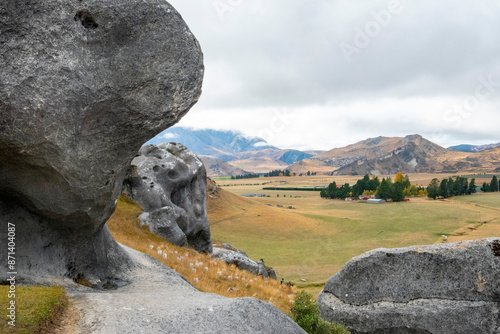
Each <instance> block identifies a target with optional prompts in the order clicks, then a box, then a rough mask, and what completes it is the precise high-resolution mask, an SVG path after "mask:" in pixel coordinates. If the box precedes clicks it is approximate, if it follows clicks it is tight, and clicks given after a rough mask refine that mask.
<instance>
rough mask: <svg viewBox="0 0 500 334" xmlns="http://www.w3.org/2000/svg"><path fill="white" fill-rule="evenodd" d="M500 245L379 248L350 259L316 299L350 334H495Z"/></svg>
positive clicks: (499, 302) (491, 242)
mask: <svg viewBox="0 0 500 334" xmlns="http://www.w3.org/2000/svg"><path fill="white" fill-rule="evenodd" d="M499 280H500V239H495V238H492V239H483V240H477V241H464V242H458V243H450V244H438V245H432V246H420V247H419V246H414V247H407V248H400V249H377V250H373V251H370V252H368V253H365V254H363V255H361V256H358V257H355V258H353V259H352V260H351V261H349V262H348V263H347V264H346V265H345V266H344V268H343V269H342V270H341V271H340V272H338V273H337V274H335V275H334V276H332V277H331V278H330V279H329V280H328V282H327V283H326V285H325V288H324V290H323V291H322V292H321V293H320V295H319V297H318V305H319V307H320V309H321V316H322V317H323V318H325V319H327V320H329V321H335V322H339V323H341V324H343V325H345V326H346V327H347V328H348V329H350V330H351V332H352V333H353V334H356V333H377V334H379V333H418V334H420V333H422V334H424V333H426V334H427V333H432V334H438V333H439V334H448V333H449V334H460V333H464V334H465V333H478V334H481V333H498V332H499V331H500V319H499V309H500V299H499V296H500V285H499V284H498V282H499Z"/></svg>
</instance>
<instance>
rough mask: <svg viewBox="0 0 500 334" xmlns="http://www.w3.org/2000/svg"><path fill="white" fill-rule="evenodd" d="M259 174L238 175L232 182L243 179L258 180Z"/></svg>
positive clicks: (232, 177)
mask: <svg viewBox="0 0 500 334" xmlns="http://www.w3.org/2000/svg"><path fill="white" fill-rule="evenodd" d="M259 177H260V175H259V174H252V173H249V174H243V175H236V176H231V180H241V179H257V178H259Z"/></svg>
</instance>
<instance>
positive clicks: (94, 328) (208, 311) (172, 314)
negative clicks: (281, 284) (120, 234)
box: [67, 247, 304, 334]
mask: <svg viewBox="0 0 500 334" xmlns="http://www.w3.org/2000/svg"><path fill="white" fill-rule="evenodd" d="M125 249H126V250H127V252H128V253H129V254H130V256H131V258H132V260H133V261H134V263H135V264H136V267H135V268H133V269H132V270H131V271H130V273H129V275H128V277H127V279H130V281H131V282H132V283H130V284H129V285H127V286H124V287H121V288H118V289H116V290H105V291H102V290H94V289H90V288H86V287H83V286H77V285H76V284H75V285H73V286H71V287H69V288H67V291H68V294H69V295H70V296H71V298H73V300H74V305H75V307H76V309H77V310H78V312H79V313H80V314H81V319H80V320H79V321H78V326H77V330H76V333H78V334H89V333H96V334H113V333H117V334H128V333H130V334H132V333H133V334H137V333H148V334H155V333H162V334H164V333H179V334H182V333H186V334H187V333H189V334H192V333H278V334H280V333H283V334H284V333H304V332H303V330H302V329H301V328H300V327H298V325H297V324H296V323H294V322H293V321H292V320H291V319H290V318H289V317H288V316H287V315H285V314H284V313H282V312H281V311H279V310H278V309H277V308H275V307H274V306H272V305H270V304H268V303H265V302H262V301H260V300H257V299H254V298H234V299H230V298H226V297H222V296H219V295H215V294H209V293H202V292H199V291H198V290H197V289H195V288H194V287H193V286H192V285H191V284H190V283H188V282H187V281H186V280H184V278H182V276H180V275H179V274H177V273H176V272H175V271H174V270H172V269H170V268H168V267H166V266H164V265H163V264H162V263H160V262H158V261H156V260H155V259H153V258H152V257H149V256H147V255H145V254H143V253H140V252H137V251H134V250H132V249H130V248H127V247H125ZM70 319H71V318H68V321H70ZM69 328H70V330H71V326H70V327H69ZM69 333H71V332H69Z"/></svg>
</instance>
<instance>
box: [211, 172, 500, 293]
mask: <svg viewBox="0 0 500 334" xmlns="http://www.w3.org/2000/svg"><path fill="white" fill-rule="evenodd" d="M432 177H434V176H433V175H426V174H416V175H410V180H412V183H416V184H422V185H427V184H428V182H429V181H430V180H431V179H432ZM436 177H438V178H440V179H442V178H444V177H446V175H439V176H436ZM349 178H350V179H349ZM334 179H335V181H336V182H337V184H339V183H340V184H342V183H344V182H348V183H351V184H353V183H354V182H355V180H357V179H359V176H358V177H344V179H342V180H339V177H335V178H333V177H325V176H315V177H292V178H269V179H268V178H259V179H249V180H226V181H222V180H221V181H219V185H221V186H222V187H221V188H222V189H223V190H226V191H221V192H219V196H217V197H214V198H209V200H208V212H209V219H210V223H211V231H212V238H213V240H214V241H215V242H229V243H231V244H233V245H234V246H235V247H237V248H240V249H243V250H244V251H246V252H247V253H248V255H249V256H250V257H251V258H253V259H260V258H263V259H264V260H265V263H266V264H267V265H270V266H273V267H274V268H275V269H276V272H277V274H278V276H279V278H280V277H284V278H285V280H286V281H288V280H292V281H293V282H295V283H296V284H297V286H299V287H302V288H306V289H307V290H309V291H310V292H312V293H315V294H316V293H319V291H320V290H321V289H322V285H323V284H324V283H325V282H326V280H327V279H328V278H329V277H330V276H331V275H333V274H334V273H336V272H337V271H339V270H340V269H341V268H342V266H343V265H344V264H345V263H346V262H347V261H349V260H350V259H351V258H352V257H354V256H357V255H360V254H362V253H364V252H366V251H369V250H372V249H375V248H393V247H405V246H410V245H427V244H433V243H438V242H446V241H445V238H444V237H443V235H446V236H447V237H448V238H447V242H453V241H459V240H465V239H478V238H486V237H500V193H490V194H475V195H472V196H463V197H457V198H453V199H446V200H431V199H428V198H412V199H411V200H410V201H409V202H404V203H387V204H375V205H374V204H366V203H358V202H357V201H353V202H346V201H342V200H327V199H321V198H320V196H319V192H313V191H284V190H262V188H263V187H269V186H275V185H276V186H279V187H298V186H315V185H316V186H318V185H327V184H328V183H329V182H331V181H332V180H334ZM268 182H272V183H268ZM263 183H267V184H263ZM476 183H479V181H478V179H476ZM248 193H259V194H265V195H266V196H270V197H262V198H261V197H252V198H247V197H242V196H240V195H241V194H248ZM278 204H279V205H282V206H283V207H278ZM290 206H291V207H293V209H290V208H288V207H290Z"/></svg>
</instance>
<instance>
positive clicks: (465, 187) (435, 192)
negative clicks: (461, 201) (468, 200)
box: [427, 175, 499, 199]
mask: <svg viewBox="0 0 500 334" xmlns="http://www.w3.org/2000/svg"><path fill="white" fill-rule="evenodd" d="M481 191H483V192H494V191H499V189H498V179H497V177H496V176H495V175H494V176H493V178H492V179H491V182H490V183H488V182H484V183H483V185H482V186H481ZM476 192H477V186H476V179H471V180H470V182H469V180H468V178H466V177H463V176H457V177H455V178H452V177H449V178H448V179H443V180H442V181H441V182H439V180H438V179H437V178H434V179H432V181H431V183H429V186H428V187H427V196H428V197H429V198H432V199H436V198H438V197H440V198H448V197H453V196H460V195H471V194H474V193H476Z"/></svg>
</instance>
